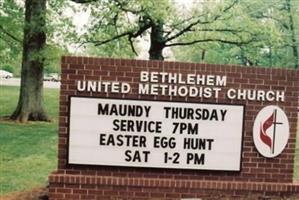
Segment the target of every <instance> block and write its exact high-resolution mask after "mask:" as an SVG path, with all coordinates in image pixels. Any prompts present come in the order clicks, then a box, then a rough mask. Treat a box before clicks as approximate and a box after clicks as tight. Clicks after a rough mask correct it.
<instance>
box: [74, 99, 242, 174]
mask: <svg viewBox="0 0 299 200" xmlns="http://www.w3.org/2000/svg"><path fill="white" fill-rule="evenodd" d="M84 101H85V103H87V102H88V104H85V106H84V104H83V105H81V106H80V108H79V109H75V110H77V111H78V112H81V111H83V112H84V111H86V112H88V109H91V110H94V109H95V107H94V106H90V105H89V104H90V102H93V104H95V102H96V104H97V103H99V102H101V101H104V102H110V103H117V102H118V103H129V104H140V105H141V104H142V105H151V106H154V107H155V106H157V105H164V104H165V105H164V106H175V105H176V106H180V107H184V108H186V107H187V108H188V107H207V108H210V107H218V109H220V108H221V107H224V108H227V109H228V108H231V109H233V108H234V109H233V110H235V111H234V112H236V111H238V114H237V115H238V116H237V117H236V118H232V119H234V120H236V121H238V124H234V125H237V126H238V131H237V132H238V133H237V134H238V136H237V140H238V141H236V143H235V144H230V145H228V146H229V147H234V148H236V151H235V152H233V155H235V156H234V158H231V159H232V161H233V162H234V165H229V164H228V165H227V166H225V163H221V162H220V163H217V160H216V161H215V162H214V163H213V162H211V163H213V164H211V165H210V164H208V165H202V166H196V167H194V165H181V164H178V165H177V164H173V163H167V165H164V164H163V165H161V163H160V164H157V163H156V164H155V163H151V162H147V163H124V162H114V161H111V160H109V159H111V158H112V160H113V154H112V155H111V156H108V157H110V158H109V159H108V160H106V161H103V162H102V161H95V160H93V159H94V158H93V159H91V160H92V161H91V160H88V161H87V160H84V159H77V158H78V157H77V158H76V159H74V158H75V157H76V156H75V154H77V155H79V154H81V153H82V151H81V150H82V149H81V150H80V148H79V149H76V148H74V146H75V145H74V142H72V140H73V138H74V136H73V134H74V131H73V130H74V128H73V127H74V126H77V125H75V121H74V119H73V118H75V117H74V115H73V112H75V111H74V105H75V106H76V103H75V102H77V103H78V102H81V103H82V102H84ZM69 103H70V105H69V130H68V132H69V138H68V139H69V142H68V164H69V165H73V164H75V165H97V166H121V167H145V168H169V169H192V170H213V171H240V170H241V159H242V143H243V142H242V141H243V134H244V115H245V105H242V104H233V105H231V104H221V103H219V104H218V103H200V102H176V101H152V100H136V99H117V98H103V97H79V96H71V97H70V98H69ZM91 104H92V103H91ZM77 105H79V104H77ZM87 105H89V106H87ZM88 107H90V108H88ZM92 107H93V108H92ZM158 109H160V110H161V108H158ZM72 111H73V112H72ZM77 111H76V112H77ZM81 114H82V113H81ZM89 117H92V118H93V117H95V116H89ZM152 117H154V118H157V117H158V118H159V116H157V114H156V112H155V116H152ZM160 117H161V116H160ZM104 118H105V120H106V121H105V122H107V120H108V121H109V120H111V116H108V117H104ZM108 118H110V119H108ZM162 118H163V117H162ZM187 121H188V120H187ZM231 121H232V120H231ZM79 122H80V120H79ZM209 123H210V122H208V124H209ZM76 124H77V123H76ZM98 124H99V123H97V125H98ZM230 125H231V124H230ZM93 126H94V125H93ZM93 126H92V125H91V126H86V127H87V129H88V128H90V127H93ZM224 127H229V126H224ZM230 127H232V126H230ZM91 129H92V128H91ZM166 129H167V128H166ZM212 129H213V128H212ZM164 130H165V129H164ZM203 130H209V128H204V129H203ZM89 131H91V132H92V130H89ZM87 132H88V131H87ZM98 132H101V131H100V130H99V131H98ZM224 132H225V130H224ZM79 134H81V133H80V131H79ZM129 134H131V133H129ZM161 134H163V131H162V133H161ZM74 135H75V134H74ZM77 136H79V137H80V138H79V139H78V138H77V141H80V142H82V141H83V140H82V138H81V136H82V134H81V135H77ZM179 136H181V135H179ZM179 136H178V135H177V137H179ZM96 139H97V138H96ZM226 144H229V143H226ZM151 145H152V144H151ZM229 147H228V148H229ZM109 149H110V150H109ZM102 150H104V151H101V152H105V155H107V154H108V153H111V152H114V150H113V148H111V147H109V148H104V149H102ZM151 150H152V151H153V152H154V153H153V154H152V155H158V154H161V155H162V154H163V155H164V154H165V153H166V152H169V153H173V152H174V151H172V150H171V149H162V150H164V152H160V153H159V149H153V148H151ZM179 150H180V149H179ZM216 150H217V147H216V148H215V151H216ZM191 151H192V150H191ZM97 153H99V152H94V151H93V150H92V149H90V151H86V152H85V154H84V153H82V154H81V155H79V157H82V158H86V157H88V156H90V157H92V155H96V154H97ZM118 153H119V152H118ZM218 153H219V154H220V155H217V154H215V155H214V158H216V159H217V157H218V159H219V158H220V160H221V159H224V156H222V155H221V153H222V152H221V148H220V149H219V150H218ZM114 155H117V153H114ZM208 156H209V155H208ZM215 156H216V157H215ZM106 157H107V156H106ZM158 157H159V156H158ZM210 157H211V158H213V156H210ZM221 157H222V158H221ZM227 158H229V157H227ZM184 159H186V158H184ZM211 160H212V159H211ZM222 161H223V160H222ZM224 162H225V161H224Z"/></svg>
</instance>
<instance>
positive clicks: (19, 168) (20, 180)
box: [0, 86, 59, 195]
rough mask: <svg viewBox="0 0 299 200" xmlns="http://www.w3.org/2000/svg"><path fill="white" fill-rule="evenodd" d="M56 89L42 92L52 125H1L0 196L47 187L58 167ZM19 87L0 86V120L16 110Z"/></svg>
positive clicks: (40, 123)
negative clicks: (50, 174) (48, 180)
mask: <svg viewBox="0 0 299 200" xmlns="http://www.w3.org/2000/svg"><path fill="white" fill-rule="evenodd" d="M58 94H59V90H57V89H45V96H44V98H45V107H46V108H47V111H48V114H49V116H50V118H51V119H53V122H51V123H46V122H29V123H27V124H17V123H14V122H9V121H0V151H1V154H0V195H3V194H7V193H9V192H13V191H23V190H27V189H31V188H33V187H39V186H42V185H45V184H46V183H47V179H48V175H49V173H50V172H51V171H53V170H54V169H55V168H56V163H57V156H56V152H57V148H56V147H57V130H58V123H57V121H58ZM18 95H19V87H13V86H0V116H9V115H10V114H11V113H12V112H13V111H14V109H15V107H16V104H17V100H18Z"/></svg>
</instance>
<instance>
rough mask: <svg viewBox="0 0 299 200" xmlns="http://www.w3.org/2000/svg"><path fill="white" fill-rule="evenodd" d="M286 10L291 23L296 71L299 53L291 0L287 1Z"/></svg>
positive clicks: (298, 66) (298, 65) (298, 63)
mask: <svg viewBox="0 0 299 200" xmlns="http://www.w3.org/2000/svg"><path fill="white" fill-rule="evenodd" d="M286 9H287V11H288V16H289V23H290V26H289V27H290V31H291V41H292V44H291V47H292V50H293V56H294V67H295V69H298V68H299V52H298V46H297V39H296V34H295V27H294V19H293V14H292V10H291V0H286Z"/></svg>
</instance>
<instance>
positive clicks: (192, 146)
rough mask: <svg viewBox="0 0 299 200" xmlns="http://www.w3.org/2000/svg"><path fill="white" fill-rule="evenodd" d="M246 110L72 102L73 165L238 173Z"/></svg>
mask: <svg viewBox="0 0 299 200" xmlns="http://www.w3.org/2000/svg"><path fill="white" fill-rule="evenodd" d="M243 114H244V106H243V105H222V104H205V103H186V102H163V101H162V102H161V101H144V100H127V99H107V98H87V97H71V99H70V119H69V153H68V155H69V164H84V165H108V166H126V167H152V168H175V169H201V170H225V171H239V170H240V165H241V149H242V147H241V146H242V135H243V134H242V133H243Z"/></svg>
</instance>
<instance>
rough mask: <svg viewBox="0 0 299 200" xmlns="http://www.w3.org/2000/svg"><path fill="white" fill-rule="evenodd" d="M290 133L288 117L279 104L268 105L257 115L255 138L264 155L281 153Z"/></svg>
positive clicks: (254, 126) (271, 155) (270, 156)
mask: <svg viewBox="0 0 299 200" xmlns="http://www.w3.org/2000/svg"><path fill="white" fill-rule="evenodd" d="M289 135H290V132H289V122H288V118H287V116H286V114H285V113H284V111H283V110H282V109H281V108H279V107H278V106H274V105H271V106H266V107H264V108H263V109H262V110H261V111H260V112H259V113H258V115H257V116H256V118H255V121H254V125H253V140H254V144H255V146H256V148H257V150H258V151H259V153H260V154H262V155H263V156H264V157H267V158H273V157H275V156H277V155H279V154H280V153H281V152H282V151H283V149H284V148H285V146H286V144H287V142H288V139H289Z"/></svg>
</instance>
